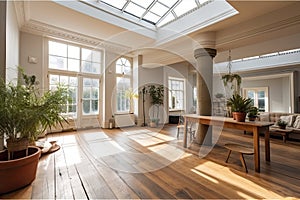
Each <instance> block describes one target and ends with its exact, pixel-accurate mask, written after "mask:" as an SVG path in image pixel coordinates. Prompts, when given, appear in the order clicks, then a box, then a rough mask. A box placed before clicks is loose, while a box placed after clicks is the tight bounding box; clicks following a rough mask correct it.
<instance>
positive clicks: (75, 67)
mask: <svg viewBox="0 0 300 200" xmlns="http://www.w3.org/2000/svg"><path fill="white" fill-rule="evenodd" d="M79 63H80V62H79V60H75V59H68V70H69V71H74V72H79Z"/></svg>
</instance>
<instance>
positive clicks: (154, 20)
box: [144, 12, 160, 23]
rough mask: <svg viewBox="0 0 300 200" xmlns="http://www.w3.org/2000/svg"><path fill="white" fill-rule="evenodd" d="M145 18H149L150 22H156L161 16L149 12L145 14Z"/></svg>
mask: <svg viewBox="0 0 300 200" xmlns="http://www.w3.org/2000/svg"><path fill="white" fill-rule="evenodd" d="M144 19H146V20H149V21H150V22H153V23H156V22H157V21H158V20H159V19H160V16H158V15H155V14H153V13H151V12H147V14H146V15H145V16H144Z"/></svg>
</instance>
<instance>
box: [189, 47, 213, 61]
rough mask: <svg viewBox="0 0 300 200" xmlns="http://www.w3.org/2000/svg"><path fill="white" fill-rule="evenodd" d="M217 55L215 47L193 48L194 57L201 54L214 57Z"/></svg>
mask: <svg viewBox="0 0 300 200" xmlns="http://www.w3.org/2000/svg"><path fill="white" fill-rule="evenodd" d="M216 55H217V50H216V49H211V48H199V49H196V50H194V57H195V58H196V59H197V58H199V57H203V56H210V57H212V58H214V57H215V56H216Z"/></svg>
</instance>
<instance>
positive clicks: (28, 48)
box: [20, 32, 47, 90]
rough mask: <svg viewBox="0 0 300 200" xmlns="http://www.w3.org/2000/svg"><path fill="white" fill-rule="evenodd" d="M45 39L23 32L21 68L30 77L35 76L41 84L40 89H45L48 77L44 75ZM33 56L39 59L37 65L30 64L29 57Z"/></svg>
mask: <svg viewBox="0 0 300 200" xmlns="http://www.w3.org/2000/svg"><path fill="white" fill-rule="evenodd" d="M43 47H44V45H43V37H42V36H38V35H33V34H30V33H25V32H21V37H20V66H21V67H22V68H23V69H24V71H25V73H26V74H28V75H33V74H34V75H35V76H36V77H37V81H38V82H39V83H40V84H39V88H40V89H42V90H43V89H45V83H46V82H47V77H46V76H44V75H43V71H44V67H45V66H44V63H43V62H44V60H43V52H44V49H43ZM29 56H32V57H35V58H36V59H37V63H36V64H34V63H29V62H28V57H29Z"/></svg>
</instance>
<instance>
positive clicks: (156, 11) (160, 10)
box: [150, 2, 168, 16]
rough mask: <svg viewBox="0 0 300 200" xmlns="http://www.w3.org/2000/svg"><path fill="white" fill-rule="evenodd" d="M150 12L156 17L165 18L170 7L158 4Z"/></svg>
mask: <svg viewBox="0 0 300 200" xmlns="http://www.w3.org/2000/svg"><path fill="white" fill-rule="evenodd" d="M150 11H151V12H153V13H154V14H156V15H159V16H163V15H164V14H165V13H166V12H167V11H168V7H166V6H164V5H162V4H161V3H159V2H156V3H155V4H154V6H153V7H152V8H151V10H150Z"/></svg>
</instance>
